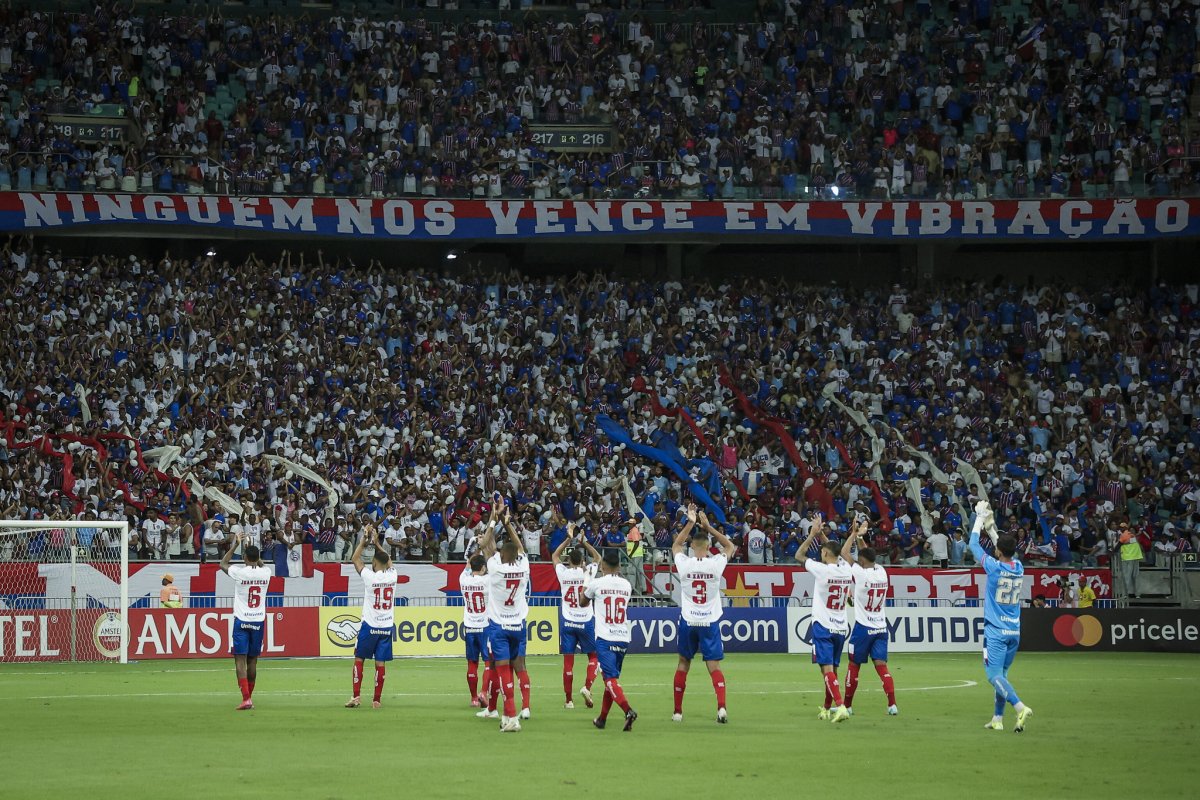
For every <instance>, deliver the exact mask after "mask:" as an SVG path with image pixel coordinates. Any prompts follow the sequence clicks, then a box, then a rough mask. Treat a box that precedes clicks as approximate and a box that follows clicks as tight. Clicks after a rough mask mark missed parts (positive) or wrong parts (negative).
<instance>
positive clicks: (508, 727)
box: [500, 717, 521, 733]
mask: <svg viewBox="0 0 1200 800" xmlns="http://www.w3.org/2000/svg"><path fill="white" fill-rule="evenodd" d="M520 731H521V720H519V719H517V718H516V717H501V718H500V732H501V733H519V732H520Z"/></svg>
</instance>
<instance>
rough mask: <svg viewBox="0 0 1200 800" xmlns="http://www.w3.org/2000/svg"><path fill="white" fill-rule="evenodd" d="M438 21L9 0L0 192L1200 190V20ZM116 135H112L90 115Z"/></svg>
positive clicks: (656, 17) (400, 7)
mask: <svg viewBox="0 0 1200 800" xmlns="http://www.w3.org/2000/svg"><path fill="white" fill-rule="evenodd" d="M441 5H451V6H453V7H454V8H457V7H458V4H457V3H453V4H443V3H439V2H435V1H434V2H428V3H424V2H423V3H383V2H378V3H371V2H365V3H360V4H357V5H353V6H350V7H348V8H347V7H343V5H342V4H337V7H336V8H334V10H333V11H332V17H330V16H329V14H330V12H329V11H328V10H320V11H315V10H310V9H307V8H304V7H301V6H300V5H298V4H287V3H283V2H266V3H265V4H264V3H261V2H250V3H248V4H247V5H245V6H236V5H231V6H222V5H220V4H216V5H212V6H208V5H199V4H190V5H189V4H180V3H177V2H176V3H161V4H159V3H145V4H142V3H137V4H133V5H132V6H131V5H130V4H123V3H112V4H109V3H102V4H98V5H96V6H95V7H94V8H91V9H89V10H86V11H79V12H74V11H72V10H70V6H69V5H68V6H67V7H65V8H64V9H63V10H57V11H48V10H45V9H41V8H40V7H39V6H38V4H27V3H19V2H18V3H14V4H12V6H11V7H7V8H5V9H4V10H3V11H0V31H2V33H3V36H2V39H3V40H2V41H0V74H3V75H4V78H5V89H6V92H2V93H0V98H2V99H3V100H4V101H5V102H3V104H2V109H3V119H4V123H5V124H4V125H3V126H0V150H2V151H3V158H0V189H8V188H16V189H20V190H46V189H59V190H72V191H80V190H83V191H94V190H101V191H129V192H134V191H140V192H148V191H156V192H164V191H165V192H196V193H200V192H204V193H223V194H230V193H236V194H242V195H246V194H297V195H307V194H316V195H323V194H335V195H375V196H396V195H421V196H438V197H532V198H535V199H536V198H550V197H555V198H559V197H561V198H576V199H579V198H589V197H663V198H673V197H683V198H701V197H708V198H744V197H764V198H781V199H793V198H802V197H842V198H844V197H853V196H858V197H891V198H901V197H903V198H930V199H933V198H937V199H979V198H1009V197H1011V198H1021V197H1030V198H1035V197H1108V196H1116V197H1128V196H1133V195H1141V194H1155V195H1169V194H1190V193H1193V192H1194V191H1195V187H1196V170H1195V168H1194V165H1195V163H1196V159H1197V158H1198V157H1200V139H1198V138H1196V137H1195V136H1193V135H1191V130H1192V127H1193V124H1194V119H1193V114H1194V112H1195V110H1196V104H1195V102H1194V101H1193V98H1192V93H1193V90H1194V74H1195V71H1196V39H1197V30H1198V29H1200V15H1198V14H1197V13H1196V11H1197V9H1196V4H1195V3H1194V2H1173V3H1155V2H1147V1H1146V0H1131V1H1130V2H1112V1H1111V0H1106V1H1101V0H1084V1H1083V2H1078V3H1062V2H1044V1H1043V0H1038V1H1037V2H1033V3H1028V2H1012V3H1001V2H993V1H992V0H973V2H965V1H964V2H950V3H945V2H941V0H938V2H929V0H918V1H917V2H915V3H901V2H856V1H855V0H845V1H843V0H837V2H825V1H824V0H822V1H821V2H815V1H813V0H784V2H775V1H774V0H766V1H765V2H758V3H749V2H742V3H722V4H711V3H705V4H701V3H694V2H689V3H683V2H672V3H644V4H642V3H625V2H622V3H602V2H592V3H586V2H584V3H578V4H575V6H576V7H575V8H570V7H566V8H563V7H557V8H551V9H541V8H533V9H528V10H527V8H519V9H516V10H500V11H497V10H496V7H497V5H499V6H500V7H501V8H502V9H508V8H509V7H510V6H525V7H529V6H532V5H533V4H532V3H528V2H526V3H507V2H503V3H500V4H496V3H475V4H468V5H472V6H474V7H475V8H473V9H467V8H465V7H464V10H462V11H458V12H457V13H448V12H445V11H442V10H440V9H439V8H438V7H439V6H441ZM537 5H538V6H541V5H544V4H541V3H539V4H537ZM564 5H566V4H564ZM714 5H715V6H724V7H726V9H725V11H726V14H725V15H723V16H716V15H715V12H713V11H708V10H706V9H705V6H714ZM406 6H407V8H406ZM412 6H420V7H419V8H412ZM617 6H619V7H620V8H617ZM642 6H646V7H647V8H646V9H645V10H644V11H643V10H642ZM664 6H669V7H670V8H671V9H672V10H680V11H682V10H686V11H688V12H689V13H688V14H686V15H674V16H672V15H670V14H669V13H664V12H663V7H664ZM580 7H581V8H580ZM475 9H478V10H475ZM739 10H740V11H742V12H743V13H741V14H740V15H739V13H738V11H739ZM310 11H311V13H310ZM426 14H428V15H429V16H430V18H429V19H426V16H424V15H426ZM731 17H732V18H733V19H740V20H741V21H739V22H733V21H728V20H729V19H730V18H731ZM718 19H720V20H725V21H714V20H718ZM80 117H82V122H83V123H84V124H83V125H82V126H81V125H80V122H81V120H80ZM114 119H115V120H116V122H112V120H114ZM106 120H107V121H109V122H110V123H111V124H110V126H109V127H107V128H104V129H103V131H102V132H101V133H100V134H98V135H97V134H96V133H95V131H96V129H95V126H94V125H91V126H89V124H88V123H89V122H91V123H99V122H104V121H106ZM129 123H132V130H130V129H129V128H126V127H125V126H126V125H128V124H129ZM568 123H575V124H578V125H580V126H582V129H584V130H586V131H592V132H593V133H592V135H593V136H595V135H596V132H597V131H600V132H605V133H604V138H603V139H594V140H593V141H596V142H600V141H603V142H604V143H606V146H604V147H596V148H595V149H592V150H589V149H588V147H586V146H580V145H579V143H578V142H577V143H576V144H575V145H572V146H571V147H569V148H568V147H566V146H565V145H564V146H560V147H558V148H557V149H556V148H555V146H554V145H555V144H556V143H557V144H559V145H562V142H561V140H557V139H555V138H554V137H553V136H545V135H539V134H538V133H537V131H536V128H537V126H538V125H539V124H568ZM84 129H86V130H88V131H89V132H90V134H91V135H89V136H80V135H79V134H80V132H81V130H84ZM121 131H123V132H121ZM580 141H582V140H580Z"/></svg>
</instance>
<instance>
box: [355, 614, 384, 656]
mask: <svg viewBox="0 0 1200 800" xmlns="http://www.w3.org/2000/svg"><path fill="white" fill-rule="evenodd" d="M354 657H355V658H361V659H364V660H365V659H368V658H373V659H375V661H376V662H379V661H391V660H392V630H391V629H385V628H368V627H367V626H366V624H365V623H364V624H362V625H360V626H359V628H358V644H356V645H354Z"/></svg>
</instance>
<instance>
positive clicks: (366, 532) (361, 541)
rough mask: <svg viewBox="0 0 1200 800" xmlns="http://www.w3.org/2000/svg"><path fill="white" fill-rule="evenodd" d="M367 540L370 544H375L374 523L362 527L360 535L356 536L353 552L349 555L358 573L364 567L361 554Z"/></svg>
mask: <svg viewBox="0 0 1200 800" xmlns="http://www.w3.org/2000/svg"><path fill="white" fill-rule="evenodd" d="M368 540H370V542H371V543H372V544H376V539H375V526H374V525H368V526H366V527H365V528H364V529H363V532H362V535H361V536H359V537H358V544H357V545H356V546H355V548H354V553H353V554H351V556H350V563H351V564H353V565H354V571H355V572H358V573H360V574H361V573H362V571H363V569H364V565H363V560H362V554H363V550H364V549H366V547H367V541H368Z"/></svg>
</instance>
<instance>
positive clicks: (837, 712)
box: [829, 706, 850, 722]
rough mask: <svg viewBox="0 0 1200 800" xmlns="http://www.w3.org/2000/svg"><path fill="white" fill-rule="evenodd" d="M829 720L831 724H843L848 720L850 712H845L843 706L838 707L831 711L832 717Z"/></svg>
mask: <svg viewBox="0 0 1200 800" xmlns="http://www.w3.org/2000/svg"><path fill="white" fill-rule="evenodd" d="M829 719H830V721H832V722H845V721H846V720H848V719H850V712H849V711H847V710H846V707H845V706H838V707H837V708H835V709H834V710H833V716H831V717H830V718H829Z"/></svg>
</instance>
